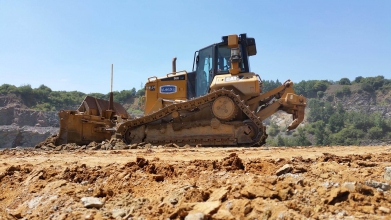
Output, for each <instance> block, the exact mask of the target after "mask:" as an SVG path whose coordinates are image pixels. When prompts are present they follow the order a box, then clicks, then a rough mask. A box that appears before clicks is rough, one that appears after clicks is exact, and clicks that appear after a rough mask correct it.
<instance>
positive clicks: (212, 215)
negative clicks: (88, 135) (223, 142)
mask: <svg viewBox="0 0 391 220" xmlns="http://www.w3.org/2000/svg"><path fill="white" fill-rule="evenodd" d="M109 146H111V147H109ZM116 146H117V147H116ZM120 146H122V145H120V144H119V143H103V144H102V143H100V144H96V143H94V144H92V145H89V146H83V147H80V146H74V145H63V146H58V147H57V148H56V147H50V144H47V145H41V146H38V149H23V148H17V149H3V150H1V151H0V164H1V166H0V219H187V220H190V219H389V216H390V215H391V186H390V183H391V159H390V158H391V146H371V147H337V146H335V147H306V148H304V147H303V148H302V147H297V148H266V147H261V148H202V147H198V148H196V147H184V148H177V147H176V146H175V145H166V146H151V145H143V146H141V145H137V146H136V145H135V146H128V147H127V148H134V149H125V150H115V149H117V148H118V149H119V148H121V149H124V147H120ZM138 148H140V149H138Z"/></svg>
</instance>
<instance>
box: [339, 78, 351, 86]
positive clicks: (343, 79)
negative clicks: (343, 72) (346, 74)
mask: <svg viewBox="0 0 391 220" xmlns="http://www.w3.org/2000/svg"><path fill="white" fill-rule="evenodd" d="M339 84H340V85H350V84H351V83H350V80H349V79H348V78H342V79H340V80H339Z"/></svg>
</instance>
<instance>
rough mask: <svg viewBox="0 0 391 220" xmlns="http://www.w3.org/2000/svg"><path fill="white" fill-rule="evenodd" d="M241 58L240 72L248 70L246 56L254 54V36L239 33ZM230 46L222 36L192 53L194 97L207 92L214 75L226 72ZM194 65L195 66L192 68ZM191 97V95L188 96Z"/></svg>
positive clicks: (229, 66) (229, 60) (226, 37)
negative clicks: (219, 39)
mask: <svg viewBox="0 0 391 220" xmlns="http://www.w3.org/2000/svg"><path fill="white" fill-rule="evenodd" d="M238 46H239V51H240V56H241V60H240V62H239V68H240V71H239V72H240V73H245V72H249V71H250V67H249V62H248V57H249V56H252V55H255V54H256V46H255V40H254V38H247V36H246V34H241V35H240V37H239V40H238ZM231 60H232V58H231V48H230V47H229V46H228V36H223V37H222V42H221V43H217V44H213V45H210V46H208V47H205V48H203V49H201V50H199V51H196V52H195V54H194V63H193V71H194V73H189V74H195V80H194V81H195V94H194V96H195V97H199V96H202V95H205V94H206V93H208V91H209V88H210V84H211V83H212V81H213V78H214V77H215V75H219V74H228V73H229V70H230V68H231ZM194 67H195V68H194ZM189 98H193V97H189Z"/></svg>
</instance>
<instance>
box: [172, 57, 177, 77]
mask: <svg viewBox="0 0 391 220" xmlns="http://www.w3.org/2000/svg"><path fill="white" fill-rule="evenodd" d="M172 72H173V73H174V74H175V73H176V57H174V58H172Z"/></svg>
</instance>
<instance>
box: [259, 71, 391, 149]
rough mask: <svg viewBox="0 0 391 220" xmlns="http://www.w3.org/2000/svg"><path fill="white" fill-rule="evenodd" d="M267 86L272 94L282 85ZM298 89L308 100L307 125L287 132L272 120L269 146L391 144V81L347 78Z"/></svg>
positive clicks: (315, 82)
mask: <svg viewBox="0 0 391 220" xmlns="http://www.w3.org/2000/svg"><path fill="white" fill-rule="evenodd" d="M264 84H265V86H264V88H265V89H266V90H270V89H273V88H275V87H276V86H278V85H280V84H281V83H280V82H278V80H277V81H276V82H275V81H265V82H264ZM294 89H295V91H296V93H298V94H302V95H304V96H305V97H307V109H306V118H305V121H304V123H302V124H301V125H300V126H299V127H298V129H296V130H295V131H292V132H285V131H284V129H285V127H286V126H281V123H280V124H278V123H277V122H276V120H270V122H269V126H268V134H269V139H268V144H269V145H272V146H310V145H317V146H327V145H368V144H369V145H370V144H375V145H379V144H383V143H391V80H390V79H385V78H384V77H383V76H377V77H366V78H364V77H360V76H359V77H356V78H355V80H354V81H350V80H349V79H347V78H342V79H341V80H339V81H337V82H333V81H327V80H309V81H301V82H299V83H297V84H295V85H294ZM272 118H273V117H272ZM274 118H275V119H276V118H277V117H274ZM277 119H278V118H277ZM277 121H278V120H277Z"/></svg>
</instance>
